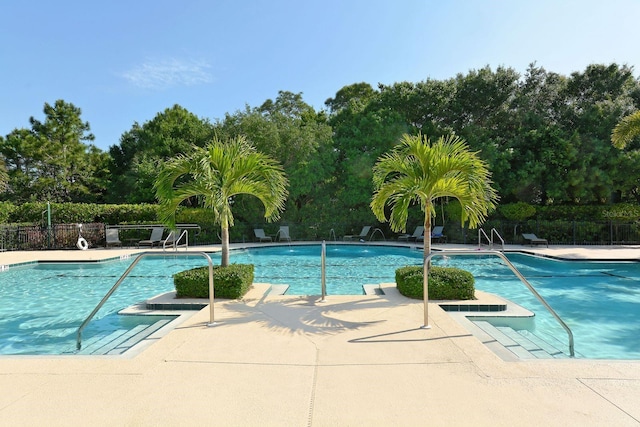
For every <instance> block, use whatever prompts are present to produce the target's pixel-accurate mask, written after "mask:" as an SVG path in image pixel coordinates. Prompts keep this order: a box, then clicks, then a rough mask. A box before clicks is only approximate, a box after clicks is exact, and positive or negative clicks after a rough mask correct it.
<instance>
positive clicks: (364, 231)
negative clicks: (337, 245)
mask: <svg viewBox="0 0 640 427" xmlns="http://www.w3.org/2000/svg"><path fill="white" fill-rule="evenodd" d="M370 230H371V226H370V225H365V226H364V227H362V230H360V234H358V235H357V236H354V235H353V234H348V235H346V236H343V237H342V240H353V238H354V237H357V238H358V240H365V239H366V237H367V235H368V234H369V231H370Z"/></svg>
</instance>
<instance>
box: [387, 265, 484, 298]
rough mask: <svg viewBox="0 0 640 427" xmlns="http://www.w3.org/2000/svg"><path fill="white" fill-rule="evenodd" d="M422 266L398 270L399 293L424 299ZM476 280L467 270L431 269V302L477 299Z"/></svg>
mask: <svg viewBox="0 0 640 427" xmlns="http://www.w3.org/2000/svg"><path fill="white" fill-rule="evenodd" d="M423 278H424V276H423V273H422V266H407V267H402V268H399V269H397V270H396V285H397V286H398V291H400V293H401V294H402V295H404V296H406V297H409V298H417V299H422V298H424V293H423ZM474 283H475V280H474V278H473V275H472V274H471V273H469V272H468V271H465V270H460V269H459V268H453V267H431V269H430V270H429V299H430V300H471V299H475V287H474Z"/></svg>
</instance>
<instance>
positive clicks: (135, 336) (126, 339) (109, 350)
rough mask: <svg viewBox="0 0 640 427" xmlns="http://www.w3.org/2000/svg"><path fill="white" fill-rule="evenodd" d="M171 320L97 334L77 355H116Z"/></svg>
mask: <svg viewBox="0 0 640 427" xmlns="http://www.w3.org/2000/svg"><path fill="white" fill-rule="evenodd" d="M172 320H173V318H164V317H163V318H162V319H160V320H157V321H156V322H153V323H151V324H142V325H137V326H135V327H134V328H132V329H124V328H123V329H117V330H115V331H113V332H110V333H108V334H107V335H101V334H97V335H95V336H93V337H91V338H88V339H86V340H85V341H84V342H83V345H82V349H81V350H80V351H78V353H77V354H91V355H117V354H122V353H124V352H125V351H127V350H129V349H130V348H131V347H133V346H134V345H136V344H138V343H139V342H140V341H142V340H144V339H147V338H148V337H149V336H150V335H151V334H153V333H154V332H156V331H158V330H159V329H160V328H162V327H163V326H165V325H166V324H167V323H169V322H171V321H172Z"/></svg>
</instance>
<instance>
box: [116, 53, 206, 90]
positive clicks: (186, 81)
mask: <svg viewBox="0 0 640 427" xmlns="http://www.w3.org/2000/svg"><path fill="white" fill-rule="evenodd" d="M210 68H211V66H210V65H209V64H208V63H207V62H205V61H198V60H193V59H186V60H185V59H175V58H171V59H165V60H160V61H151V60H148V61H145V62H144V63H142V64H140V65H137V66H135V67H134V68H132V69H131V70H129V71H126V72H124V73H122V77H124V78H125V79H126V80H127V81H129V82H130V83H132V84H134V85H136V86H138V87H142V88H146V89H167V88H170V87H174V86H194V85H199V84H205V83H209V82H211V81H212V79H213V78H212V76H211V74H210V72H209V70H210Z"/></svg>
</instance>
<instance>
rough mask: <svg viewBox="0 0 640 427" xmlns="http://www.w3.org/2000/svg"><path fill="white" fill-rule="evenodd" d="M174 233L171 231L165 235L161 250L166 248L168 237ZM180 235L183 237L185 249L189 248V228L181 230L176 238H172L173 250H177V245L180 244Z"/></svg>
mask: <svg viewBox="0 0 640 427" xmlns="http://www.w3.org/2000/svg"><path fill="white" fill-rule="evenodd" d="M172 233H174V232H173V231H172V232H171V233H169V235H168V236H167V238H166V239H164V242H162V250H163V251H166V250H167V241H168V240H169V237H171V236H172V235H175V234H172ZM182 236H184V237H185V240H184V241H185V249H189V230H182V233H180V236H178V238H177V239H173V242H171V246H172V247H173V250H174V251H177V250H178V246H179V244H180V240H182Z"/></svg>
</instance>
